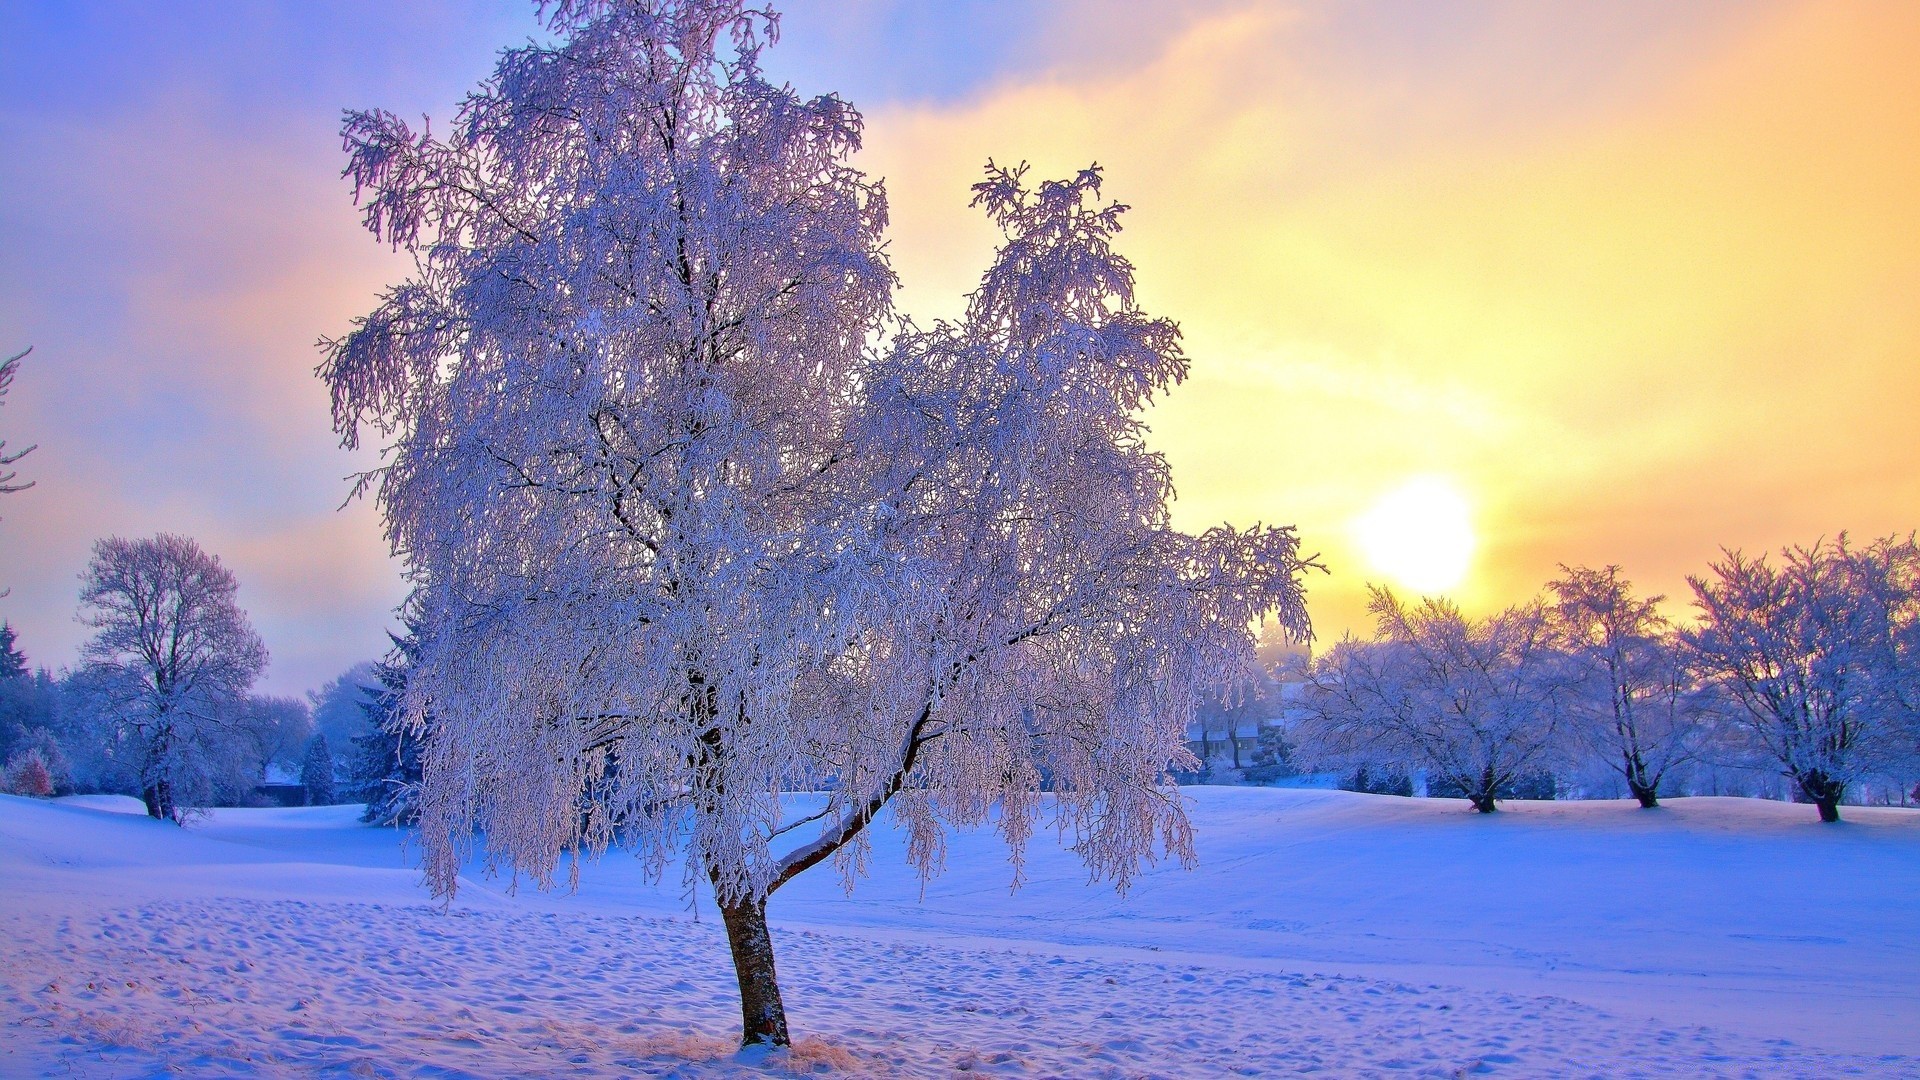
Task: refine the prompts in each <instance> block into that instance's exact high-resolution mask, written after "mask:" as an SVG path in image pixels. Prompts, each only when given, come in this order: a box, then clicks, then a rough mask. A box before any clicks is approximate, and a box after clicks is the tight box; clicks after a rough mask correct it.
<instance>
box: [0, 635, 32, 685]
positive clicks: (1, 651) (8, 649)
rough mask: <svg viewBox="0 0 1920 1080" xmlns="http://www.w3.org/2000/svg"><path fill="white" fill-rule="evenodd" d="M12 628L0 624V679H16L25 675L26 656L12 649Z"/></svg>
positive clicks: (13, 639)
mask: <svg viewBox="0 0 1920 1080" xmlns="http://www.w3.org/2000/svg"><path fill="white" fill-rule="evenodd" d="M14 641H15V637H14V632H13V627H12V626H11V625H9V624H7V623H3V622H0V679H17V678H20V677H21V676H23V675H25V674H26V673H27V656H26V654H25V653H23V652H21V651H20V650H19V649H16V648H14Z"/></svg>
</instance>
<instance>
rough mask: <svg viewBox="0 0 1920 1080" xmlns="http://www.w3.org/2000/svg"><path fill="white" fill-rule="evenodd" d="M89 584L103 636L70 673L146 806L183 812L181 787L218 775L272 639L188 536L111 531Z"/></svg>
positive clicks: (97, 547) (152, 811)
mask: <svg viewBox="0 0 1920 1080" xmlns="http://www.w3.org/2000/svg"><path fill="white" fill-rule="evenodd" d="M80 583H81V584H80V621H81V622H83V623H85V624H86V625H88V626H90V627H92V628H93V630H94V634H93V637H92V638H90V639H88V641H87V642H86V644H85V645H83V646H82V647H81V650H80V657H81V661H82V667H81V669H80V670H79V671H78V672H76V673H75V675H74V677H73V679H72V680H70V681H71V682H72V683H74V684H75V690H76V691H77V693H78V694H79V696H80V697H81V699H82V700H84V701H85V702H86V703H87V707H88V708H89V710H90V711H91V713H92V715H94V716H95V717H98V718H100V719H101V720H103V721H104V726H105V729H106V730H105V734H106V735H107V737H109V738H111V739H112V740H113V741H114V743H115V749H116V750H117V751H118V760H120V761H121V762H123V763H124V764H125V765H126V766H127V767H128V768H129V769H130V770H131V772H132V774H133V778H134V782H135V783H136V784H137V787H138V791H139V793H140V797H141V799H142V800H143V801H144V802H145V803H146V804H147V813H148V814H149V815H151V816H153V817H156V818H166V819H171V820H176V821H177V820H179V817H180V810H181V807H180V804H179V801H178V795H179V794H180V793H181V792H180V789H181V788H182V787H183V786H185V785H186V784H188V783H189V782H196V781H202V780H205V779H206V778H207V774H208V769H207V765H208V757H209V754H210V747H211V744H212V743H214V742H215V741H217V740H218V739H219V738H220V737H221V736H222V735H223V734H224V729H225V728H227V727H229V726H231V722H232V718H233V713H234V707H235V706H236V705H237V704H238V703H239V702H240V701H241V700H242V699H243V698H244V697H245V695H246V693H247V689H248V688H249V687H250V686H252V685H253V681H254V680H255V679H256V678H258V677H259V675H260V672H261V671H262V670H263V669H264V668H265V667H266V665H267V650H266V646H264V645H263V644H261V641H260V636H259V635H258V634H256V633H254V631H253V626H252V624H251V623H250V622H249V621H248V620H247V616H246V613H245V612H243V611H241V610H240V607H239V605H238V604H236V603H235V602H234V595H235V593H236V592H237V591H238V589H239V583H238V582H236V581H235V580H234V576H233V573H232V571H230V570H228V569H227V568H226V567H224V566H222V565H220V560H219V559H217V558H215V557H214V556H212V555H209V554H207V553H206V552H205V551H202V550H201V548H200V545H198V544H196V543H194V541H193V540H191V539H189V538H187V537H184V536H175V535H171V534H168V533H161V534H160V535H158V536H155V537H153V538H152V539H146V540H123V539H120V538H119V537H109V538H107V539H105V540H101V541H99V542H97V543H95V544H94V545H93V558H92V560H91V561H90V562H89V563H88V564H87V569H86V572H85V573H83V574H82V575H81V577H80Z"/></svg>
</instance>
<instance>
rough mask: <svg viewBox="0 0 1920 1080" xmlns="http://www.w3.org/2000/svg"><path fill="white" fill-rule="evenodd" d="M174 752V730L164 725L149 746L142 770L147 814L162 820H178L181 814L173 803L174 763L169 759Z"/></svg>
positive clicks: (142, 792) (142, 795) (142, 793)
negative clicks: (170, 774)
mask: <svg viewBox="0 0 1920 1080" xmlns="http://www.w3.org/2000/svg"><path fill="white" fill-rule="evenodd" d="M172 752H173V732H172V729H171V728H169V727H162V728H161V729H160V731H159V732H158V733H156V734H155V735H154V737H153V745H151V746H149V747H148V748H147V762H146V768H145V769H144V770H142V773H143V775H144V780H143V782H142V783H141V785H140V801H141V802H143V803H146V804H147V816H148V817H150V818H158V819H160V820H161V821H172V822H176V823H177V822H178V821H179V820H180V817H179V814H178V813H177V812H176V811H177V809H178V808H177V807H175V806H174V804H173V780H172V778H171V777H170V776H169V775H168V774H169V773H170V772H171V770H172V763H171V762H169V761H168V760H167V758H168V756H169V755H170V754H171V753H172Z"/></svg>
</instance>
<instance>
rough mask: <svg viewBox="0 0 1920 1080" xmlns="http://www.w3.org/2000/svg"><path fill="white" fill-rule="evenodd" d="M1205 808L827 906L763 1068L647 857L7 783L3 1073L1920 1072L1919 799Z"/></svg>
mask: <svg viewBox="0 0 1920 1080" xmlns="http://www.w3.org/2000/svg"><path fill="white" fill-rule="evenodd" d="M1191 795H1192V797H1193V799H1194V807H1193V816H1194V820H1195V823H1196V826H1197V829H1198V834H1197V837H1198V845H1199V848H1200V854H1201V863H1200V867H1199V869H1198V870H1195V871H1192V872H1188V871H1183V870H1179V869H1175V868H1166V869H1163V870H1159V871H1155V872H1154V873H1152V874H1150V875H1149V876H1148V878H1146V879H1145V880H1143V881H1142V882H1141V884H1140V887H1139V888H1137V889H1136V890H1135V891H1134V893H1133V894H1132V895H1131V896H1130V897H1129V898H1127V899H1125V900H1120V899H1117V898H1115V897H1114V896H1113V894H1112V891H1111V890H1110V889H1102V888H1099V887H1097V886H1089V885H1087V884H1086V878H1085V870H1084V868H1083V867H1081V866H1079V864H1078V861H1077V860H1076V859H1074V858H1073V856H1072V855H1071V853H1069V852H1064V851H1057V852H1056V851H1050V850H1049V849H1050V848H1051V847H1052V845H1050V844H1040V843H1036V844H1035V846H1034V859H1033V861H1032V863H1031V864H1030V866H1029V867H1028V874H1029V878H1030V884H1029V886H1028V887H1027V888H1024V889H1022V890H1021V891H1020V892H1018V893H1015V894H1012V895H1009V894H1008V893H1007V892H1006V879H1007V875H1008V873H1009V871H1008V868H1007V866H1006V864H1005V862H1004V856H1003V854H1002V853H1001V851H1000V849H999V845H998V842H997V840H996V839H995V838H994V837H993V836H991V835H990V831H989V834H988V835H983V836H978V837H974V836H971V835H968V834H961V835H960V836H958V837H956V840H957V843H956V846H955V848H954V850H953V851H952V852H951V853H950V859H949V866H950V870H949V873H948V874H947V875H945V876H943V877H942V878H939V879H936V880H935V881H934V882H933V883H932V884H931V885H930V886H929V888H928V890H927V892H926V893H925V895H921V894H920V893H919V890H918V886H917V883H916V882H915V881H914V877H913V875H912V873H911V871H910V869H908V868H906V867H905V866H904V861H903V860H900V858H899V852H897V851H893V850H883V851H879V852H877V854H878V855H879V856H880V858H879V859H877V860H876V875H875V878H874V879H873V880H871V881H869V882H868V883H866V884H865V885H863V886H862V888H861V889H860V890H859V891H857V892H856V893H855V894H854V896H853V897H852V898H848V897H845V896H843V895H840V894H839V893H838V891H837V890H835V889H832V888H831V887H830V886H831V882H830V881H824V880H823V881H822V882H821V883H820V885H821V886H822V887H820V888H815V889H808V890H802V891H800V892H798V893H796V894H795V896H794V897H792V898H791V902H790V903H789V904H788V905H787V906H786V908H785V910H784V911H782V910H780V909H778V908H776V910H775V912H774V915H775V919H774V922H775V926H774V934H775V937H776V942H777V948H778V952H779V960H780V967H781V978H782V983H783V987H784V989H785V990H786V992H787V997H788V1001H789V1008H790V1012H791V1019H792V1022H793V1028H794V1031H795V1034H796V1035H797V1036H798V1038H797V1039H796V1043H795V1046H794V1048H793V1049H792V1051H791V1052H774V1053H767V1054H762V1055H760V1056H757V1057H746V1058H743V1057H741V1056H740V1055H739V1054H738V1053H737V1052H736V1050H735V1040H734V1037H733V1036H734V1032H735V1030H736V1022H737V1019H738V1013H737V1008H738V1006H737V999H736V998H735V987H734V985H733V976H732V972H731V970H730V968H729V967H728V965H727V963H726V955H727V950H726V942H725V939H724V934H723V931H722V929H721V926H720V922H719V920H718V918H716V917H715V916H714V915H713V913H712V910H713V909H712V905H711V899H710V897H705V896H701V897H696V899H697V900H698V905H697V907H698V910H699V912H700V913H701V914H700V915H699V917H697V918H696V917H695V915H693V914H690V913H688V912H686V911H685V910H684V907H685V903H686V900H685V897H684V895H682V894H680V893H679V891H678V889H677V887H676V886H674V885H673V884H671V883H669V884H667V885H665V886H655V885H651V884H648V883H646V882H645V881H644V879H643V877H642V876H641V875H639V874H638V873H637V872H636V868H635V862H634V860H631V859H609V860H605V861H603V862H601V863H599V864H597V865H595V866H591V867H588V868H585V869H584V870H583V872H582V880H583V886H582V888H581V890H580V892H579V893H577V894H572V895H543V894H539V893H537V892H529V891H524V890H523V891H522V892H520V893H519V894H517V895H510V894H508V893H507V892H505V891H504V883H502V882H499V881H491V882H490V881H487V880H485V879H481V878H472V879H469V880H468V881H467V883H465V884H463V886H462V889H461V899H460V900H458V901H456V902H455V903H454V904H453V905H451V906H449V907H444V908H443V907H441V906H438V905H435V904H431V903H427V902H425V898H426V894H425V892H424V890H423V889H422V888H421V886H420V883H419V875H418V871H417V870H414V869H410V868H408V867H407V866H406V865H405V864H404V860H403V856H402V852H401V849H400V847H399V844H398V842H397V837H396V833H395V832H394V831H393V830H387V829H374V828H367V827H364V826H360V825H358V824H357V823H356V822H355V814H354V808H352V807H327V808H318V809H295V810H238V811H214V812H213V813H212V814H211V815H209V816H208V817H207V818H205V819H201V820H198V821H196V823H195V824H194V825H192V826H191V827H189V828H187V829H179V828H176V827H174V826H171V825H167V824H162V823H158V822H154V821H151V820H148V819H146V818H144V817H135V816H130V815H123V814H114V813H110V812H105V811H104V810H101V809H92V808H87V807H84V806H77V805H72V804H69V805H64V806H63V805H52V804H47V803H44V802H36V801H32V800H25V799H16V798H10V797H0V884H3V885H4V888H0V942H4V943H5V944H4V946H0V1076H4V1077H13V1076H43V1075H61V1076H66V1075H71V1076H81V1077H135V1076H162V1075H169V1076H177V1075H185V1076H195V1077H224V1076H308V1075H318V1076H409V1077H411V1076H439V1077H499V1076H557V1077H568V1076H583V1077H598V1076H676V1077H720V1076H740V1075H765V1076H785V1075H823V1076H898V1077H951V1076H958V1075H972V1074H980V1075H988V1076H1019V1077H1055V1076H1058V1077H1217V1076H1232V1075H1263V1076H1285V1075H1315V1074H1317V1075H1322V1076H1329V1077H1349V1076H1412V1077H1464V1076H1478V1075H1492V1076H1505V1077H1701V1076H1705V1077H1714V1076H1724V1077H1765V1078H1769V1080H1770V1078H1775V1077H1837V1076H1867V1077H1881V1076H1885V1077H1893V1076H1913V1075H1920V1056H1916V1052H1915V1049H1916V1042H1915V1039H1914V1037H1913V1032H1914V1031H1916V1030H1920V1024H1915V1023H1913V1021H1914V1019H1915V1018H1916V1017H1917V1016H1920V1002H1916V998H1915V995H1914V994H1913V993H1912V992H1911V991H1910V990H1909V989H1907V988H1906V983H1905V982H1904V981H1903V979H1902V978H1901V974H1900V973H1902V972H1905V971H1910V970H1911V959H1912V957H1911V953H1912V951H1913V949H1914V948H1915V941H1916V938H1920V935H1916V934H1914V933H1912V932H1911V931H1912V928H1913V923H1914V917H1913V916H1912V915H1911V905H1908V904H1906V903H1905V902H1904V900H1903V899H1899V898H1900V897H1904V896H1905V895H1910V889H1911V887H1912V886H1913V885H1914V884H1915V882H1914V880H1913V878H1914V877H1915V876H1916V875H1920V859H1915V858H1914V856H1915V854H1916V852H1917V851H1920V827H1916V826H1920V813H1915V812H1912V811H1897V810H1880V811H1862V812H1861V814H1860V815H1858V816H1859V820H1858V821H1857V822H1855V823H1852V824H1849V825H1845V826H1839V827H1834V826H1821V825H1819V824H1818V823H1815V822H1812V821H1809V820H1807V818H1808V815H1807V814H1806V808H1805V807H1792V806H1784V805H1776V804H1761V803H1751V802H1749V801H1747V800H1732V799H1720V800H1678V801H1677V802H1676V805H1675V807H1674V808H1672V809H1671V810H1670V811H1659V812H1642V811H1638V810H1634V809H1632V808H1631V807H1630V805H1625V804H1514V805H1513V806H1511V807H1510V808H1509V809H1508V810H1507V811H1505V812H1503V813H1502V814H1499V815H1495V819H1494V820H1487V819H1482V818H1481V817H1480V816H1479V815H1474V814H1470V813H1468V812H1467V811H1466V809H1465V804H1464V803H1463V802H1459V801H1453V802H1447V801H1442V800H1409V799H1391V798H1385V797H1374V796H1362V795H1350V794H1347V793H1340V792H1283V791H1254V790H1230V789H1206V790H1201V791H1196V792H1192V793H1191ZM1836 828H1838V829H1839V830H1841V831H1839V832H1835V831H1834V830H1835V829H1836ZM892 832H893V830H886V832H883V834H882V837H883V839H886V840H887V843H885V844H881V845H879V846H881V847H886V848H890V847H891V846H893V845H895V844H898V843H902V842H904V841H902V840H901V839H900V838H898V837H897V836H890V835H889V834H891V833H892ZM1556 851H1557V852H1559V856H1558V858H1557V859H1556V858H1554V857H1552V853H1553V852H1556ZM1632 853H1638V855H1637V860H1638V862H1637V865H1636V866H1635V867H1634V869H1635V871H1636V873H1635V878H1636V882H1635V883H1636V884H1637V885H1638V886H1639V888H1640V889H1641V890H1642V891H1641V892H1640V893H1639V894H1638V895H1637V896H1633V895H1631V894H1629V893H1628V892H1627V891H1626V890H1623V889H1622V888H1619V887H1616V884H1614V879H1611V878H1609V877H1607V876H1605V875H1603V874H1600V873H1597V872H1596V868H1599V867H1602V866H1605V867H1614V866H1620V865H1623V864H1626V863H1627V862H1628V861H1629V860H1628V855H1629V854H1632ZM1822 868H1824V873H1825V874H1827V875H1829V879H1830V880H1831V879H1845V880H1854V881H1860V882H1861V883H1862V884H1861V886H1860V887H1859V888H1858V889H1857V890H1853V891H1851V893H1850V895H1839V894H1838V893H1836V891H1835V890H1827V891H1826V892H1825V893H1824V894H1823V896H1824V899H1823V898H1817V897H1814V896H1811V895H1808V896H1806V897H1805V899H1804V900H1803V902H1801V903H1798V904H1795V903H1791V902H1788V899H1789V898H1790V897H1791V896H1793V895H1796V894H1799V893H1800V892H1802V891H1803V890H1804V889H1805V885H1806V882H1807V881H1808V880H1809V879H1812V878H1815V877H1816V876H1817V875H1819V874H1821V873H1822V872H1823V869H1822ZM1581 882H1587V883H1589V885H1588V886H1587V887H1585V888H1582V887H1580V883H1581ZM1475 883H1477V884H1479V885H1480V886H1482V887H1483V889H1484V892H1483V894H1476V892H1475V890H1473V889H1472V888H1470V887H1469V886H1470V885H1472V884H1475ZM1770 883H1771V885H1770ZM1529 885H1531V889H1529V887H1528V886H1529ZM1849 913H1852V914H1849ZM1793 1018H1798V1020H1799V1021H1800V1027H1798V1028H1797V1029H1796V1028H1791V1027H1789V1026H1788V1022H1789V1020H1791V1019H1793Z"/></svg>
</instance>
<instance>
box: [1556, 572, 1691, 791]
mask: <svg viewBox="0 0 1920 1080" xmlns="http://www.w3.org/2000/svg"><path fill="white" fill-rule="evenodd" d="M1560 570H1561V576H1560V577H1559V578H1558V579H1557V580H1555V581H1553V582H1551V583H1549V584H1548V585H1547V589H1548V590H1549V591H1550V592H1551V593H1552V594H1553V601H1552V603H1551V604H1550V605H1549V606H1548V607H1547V609H1546V612H1547V617H1548V621H1549V626H1550V630H1551V633H1552V640H1553V644H1554V645H1555V647H1556V648H1558V649H1559V650H1560V654H1561V656H1562V657H1563V658H1564V661H1565V665H1566V675H1567V676H1568V678H1567V680H1566V685H1565V687H1564V690H1565V693H1564V695H1563V697H1562V698H1561V706H1562V709H1563V712H1564V715H1565V718H1566V719H1567V721H1568V724H1567V729H1568V730H1567V734H1568V736H1569V737H1570V738H1572V739H1574V740H1575V741H1576V742H1577V743H1578V744H1579V746H1580V748H1582V749H1584V750H1587V751H1589V752H1591V753H1593V754H1594V755H1595V756H1597V757H1598V758H1599V759H1600V760H1602V761H1604V762H1606V763H1607V765H1608V766H1609V767H1611V768H1612V769H1613V771H1615V772H1617V773H1619V774H1620V776H1621V778H1622V779H1624V780H1625V781H1626V784H1627V790H1628V791H1629V792H1630V793H1632V795H1633V797H1634V798H1635V799H1637V800H1639V802H1640V805H1641V806H1643V807H1648V808H1652V807H1654V806H1658V805H1659V792H1660V786H1661V783H1662V781H1664V780H1665V779H1666V778H1667V776H1668V775H1669V774H1670V773H1671V771H1672V770H1673V769H1674V768H1675V767H1676V766H1680V765H1683V764H1685V763H1686V762H1688V761H1690V760H1692V759H1693V758H1694V757H1695V756H1696V754H1697V752H1698V750H1699V748H1700V746H1701V743H1702V740H1703V739H1704V738H1706V737H1707V736H1708V735H1709V734H1710V729H1709V724H1710V720H1711V717H1712V716H1713V714H1714V706H1715V702H1716V697H1715V695H1714V694H1713V692H1712V690H1711V688H1710V687H1708V686H1705V685H1702V684H1701V682H1700V681H1699V680H1698V679H1696V678H1695V677H1694V676H1693V673H1692V672H1691V671H1690V670H1689V667H1688V664H1687V662H1686V658H1685V656H1684V655H1683V654H1682V652H1681V649H1680V642H1679V640H1678V638H1677V636H1676V634H1675V632H1674V629H1673V626H1672V624H1671V623H1669V622H1668V620H1667V619H1666V617H1665V616H1663V615H1662V614H1661V613H1660V602H1661V601H1662V600H1663V599H1665V598H1664V597H1660V596H1650V597H1636V596H1634V595H1633V586H1632V583H1630V582H1628V581H1627V580H1625V579H1624V578H1622V577H1621V576H1620V568H1619V567H1617V566H1608V567H1605V568H1604V569H1600V570H1594V569H1591V568H1588V567H1569V566H1562V567H1561V568H1560Z"/></svg>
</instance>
